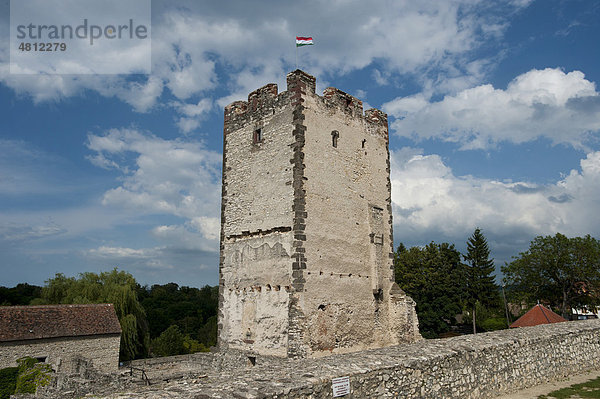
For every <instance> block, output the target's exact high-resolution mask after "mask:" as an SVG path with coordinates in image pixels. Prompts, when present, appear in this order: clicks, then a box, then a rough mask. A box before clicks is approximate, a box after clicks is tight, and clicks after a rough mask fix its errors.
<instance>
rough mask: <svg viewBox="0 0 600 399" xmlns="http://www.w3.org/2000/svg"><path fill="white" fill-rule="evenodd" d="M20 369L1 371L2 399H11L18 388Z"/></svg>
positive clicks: (0, 391)
mask: <svg viewBox="0 0 600 399" xmlns="http://www.w3.org/2000/svg"><path fill="white" fill-rule="evenodd" d="M18 375H19V368H18V367H8V368H5V369H0V399H9V398H10V395H12V394H13V393H15V389H16V388H17V376H18Z"/></svg>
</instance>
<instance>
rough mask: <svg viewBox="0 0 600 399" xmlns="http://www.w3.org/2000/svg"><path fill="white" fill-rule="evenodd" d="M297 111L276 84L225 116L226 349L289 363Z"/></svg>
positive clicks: (222, 314)
mask: <svg viewBox="0 0 600 399" xmlns="http://www.w3.org/2000/svg"><path fill="white" fill-rule="evenodd" d="M291 130H292V108H291V102H290V98H289V94H288V93H287V92H284V93H280V94H278V92H277V85H275V84H269V85H266V86H264V87H262V88H260V89H258V90H256V91H254V92H252V93H250V94H249V96H248V101H247V102H241V101H240V102H235V103H233V104H231V105H229V106H227V107H226V109H225V124H224V150H223V195H222V214H221V261H220V263H221V265H220V268H219V273H220V278H219V290H220V293H219V346H220V347H222V348H233V349H244V350H250V351H258V352H260V353H263V354H270V355H278V356H286V354H287V330H288V308H289V297H290V290H291V284H292V276H291V274H292V270H291V265H292V253H293V248H292V244H293V233H292V224H293V220H292V214H291V210H292V205H293V199H294V189H293V186H292V180H293V177H292V165H291V164H290V159H291V158H292V149H291V145H292V143H293V137H292V135H291Z"/></svg>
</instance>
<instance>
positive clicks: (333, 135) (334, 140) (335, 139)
mask: <svg viewBox="0 0 600 399" xmlns="http://www.w3.org/2000/svg"><path fill="white" fill-rule="evenodd" d="M339 137H340V133H339V132H338V131H337V130H334V131H333V132H331V145H332V146H334V147H336V148H337V145H338V138H339Z"/></svg>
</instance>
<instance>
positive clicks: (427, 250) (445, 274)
mask: <svg viewBox="0 0 600 399" xmlns="http://www.w3.org/2000/svg"><path fill="white" fill-rule="evenodd" d="M460 256H461V255H460V252H458V251H457V250H456V249H455V248H454V245H450V244H447V243H442V244H435V243H433V242H432V243H430V244H429V245H427V246H426V247H412V248H410V249H408V250H407V249H406V248H405V247H404V245H403V244H400V245H399V246H398V249H397V250H396V252H395V254H394V269H395V277H396V282H397V283H398V285H399V286H400V288H402V289H403V290H404V291H405V292H406V293H407V295H410V296H411V297H412V298H413V299H414V300H415V302H416V303H417V314H418V316H419V330H420V331H421V334H422V335H423V336H424V337H425V338H435V337H437V336H438V335H439V334H440V333H443V332H447V331H449V330H450V326H451V325H453V324H455V323H456V315H457V314H459V313H460V312H461V311H462V307H463V302H464V292H465V286H464V281H465V278H464V268H463V265H462V264H461V261H460Z"/></svg>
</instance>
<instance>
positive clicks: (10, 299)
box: [0, 283, 42, 306]
mask: <svg viewBox="0 0 600 399" xmlns="http://www.w3.org/2000/svg"><path fill="white" fill-rule="evenodd" d="M41 292H42V287H38V286H37V285H29V284H27V283H20V284H17V285H16V286H15V287H13V288H7V287H0V306H16V305H29V304H30V303H31V301H32V300H35V299H36V298H39V296H40V294H41Z"/></svg>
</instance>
